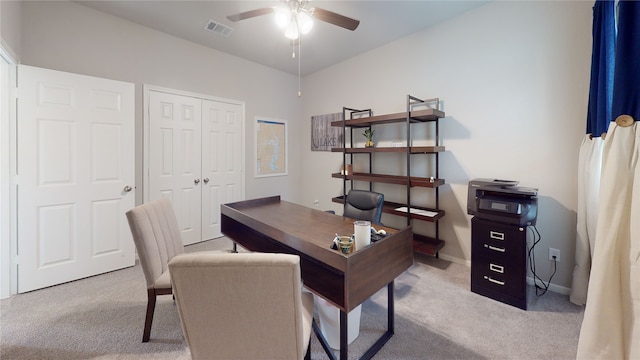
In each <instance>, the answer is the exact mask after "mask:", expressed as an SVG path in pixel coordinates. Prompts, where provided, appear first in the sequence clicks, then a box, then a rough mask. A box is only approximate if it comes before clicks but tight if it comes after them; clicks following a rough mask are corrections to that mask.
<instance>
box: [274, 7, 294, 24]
mask: <svg viewBox="0 0 640 360" xmlns="http://www.w3.org/2000/svg"><path fill="white" fill-rule="evenodd" d="M275 20H276V25H278V27H279V28H281V29H284V28H286V27H287V25H289V24H290V23H291V10H289V9H288V8H279V9H278V10H276V17H275Z"/></svg>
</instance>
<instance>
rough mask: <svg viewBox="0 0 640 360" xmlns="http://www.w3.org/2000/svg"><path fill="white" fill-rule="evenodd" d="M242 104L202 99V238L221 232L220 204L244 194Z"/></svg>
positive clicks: (240, 198)
mask: <svg viewBox="0 0 640 360" xmlns="http://www.w3.org/2000/svg"><path fill="white" fill-rule="evenodd" d="M242 116H243V114H242V107H241V106H240V105H238V104H232V103H226V102H219V101H211V100H203V102H202V178H203V187H202V239H203V240H207V239H213V238H216V237H220V236H222V232H221V231H220V205H221V204H225V203H228V202H233V201H239V200H242V198H243V196H244V195H243V194H244V192H243V186H242V180H243V178H242V176H243V172H242V164H243V163H244V161H243V158H242V154H243V152H242V150H243V148H242V146H243V141H242V138H243V133H242V131H243V126H242V125H243V120H242Z"/></svg>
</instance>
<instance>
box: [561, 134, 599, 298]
mask: <svg viewBox="0 0 640 360" xmlns="http://www.w3.org/2000/svg"><path fill="white" fill-rule="evenodd" d="M603 145H604V140H603V139H602V138H601V137H594V138H591V136H590V135H589V134H587V135H585V137H584V139H582V144H580V153H579V157H578V221H577V226H576V228H577V229H576V232H577V235H576V257H575V258H576V260H575V261H576V265H575V268H574V269H573V281H572V285H571V293H570V295H569V300H570V301H571V302H572V303H574V304H576V305H584V304H586V302H587V289H588V286H589V272H590V271H591V257H592V256H593V248H594V243H595V239H596V228H597V221H598V195H599V194H600V176H601V171H602V150H603Z"/></svg>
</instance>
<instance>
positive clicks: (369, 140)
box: [362, 128, 376, 148]
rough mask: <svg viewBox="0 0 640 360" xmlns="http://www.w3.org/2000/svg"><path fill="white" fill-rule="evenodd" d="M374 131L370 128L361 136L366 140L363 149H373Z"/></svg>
mask: <svg viewBox="0 0 640 360" xmlns="http://www.w3.org/2000/svg"><path fill="white" fill-rule="evenodd" d="M375 132H376V131H375V130H373V129H372V128H367V129H366V130H365V131H364V132H363V133H362V135H364V137H366V138H367V142H366V143H365V144H364V147H368V148H372V147H373V134H375Z"/></svg>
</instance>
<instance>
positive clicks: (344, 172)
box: [340, 164, 353, 175]
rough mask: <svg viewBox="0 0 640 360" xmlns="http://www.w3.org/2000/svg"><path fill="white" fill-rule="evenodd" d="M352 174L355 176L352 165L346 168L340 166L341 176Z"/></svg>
mask: <svg viewBox="0 0 640 360" xmlns="http://www.w3.org/2000/svg"><path fill="white" fill-rule="evenodd" d="M345 169H346V170H345ZM351 174H353V167H352V165H351V164H347V165H346V166H345V165H341V166H340V175H351Z"/></svg>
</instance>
